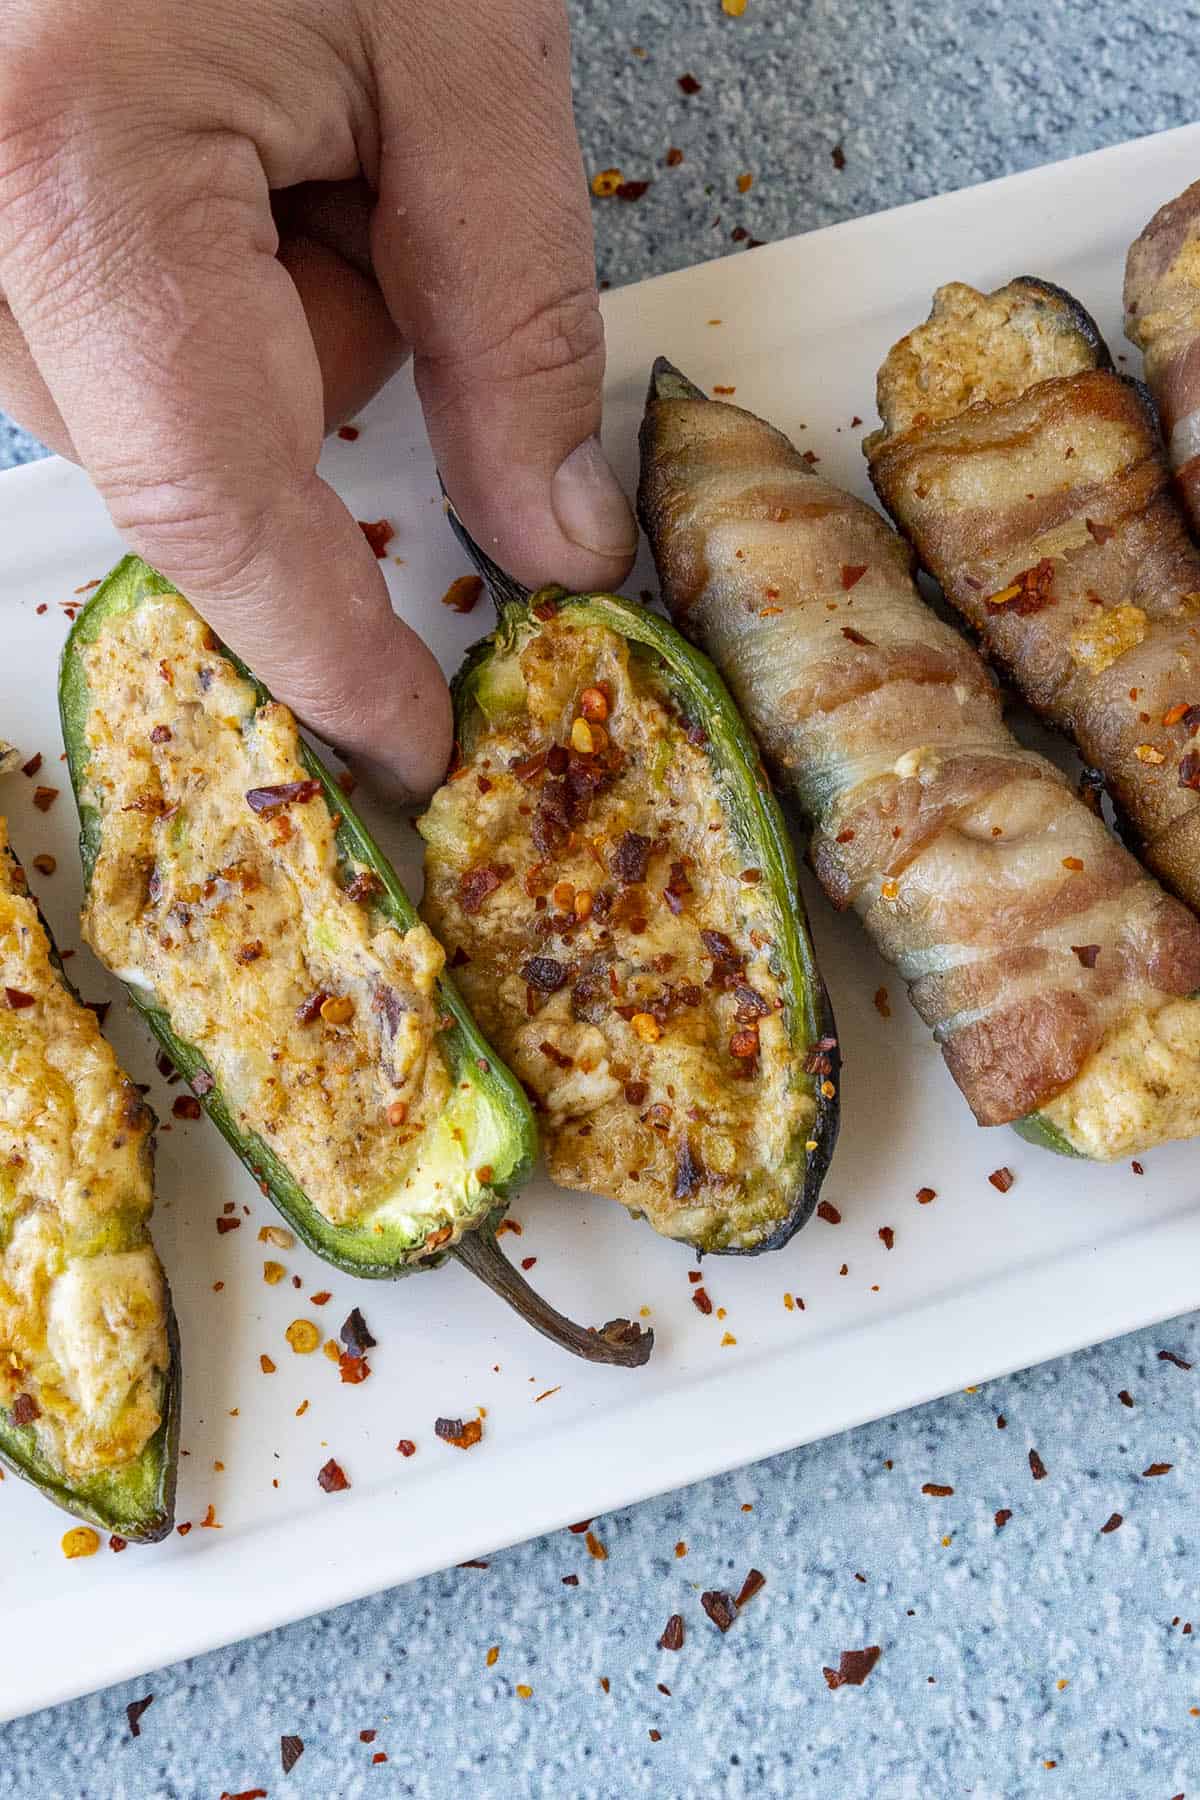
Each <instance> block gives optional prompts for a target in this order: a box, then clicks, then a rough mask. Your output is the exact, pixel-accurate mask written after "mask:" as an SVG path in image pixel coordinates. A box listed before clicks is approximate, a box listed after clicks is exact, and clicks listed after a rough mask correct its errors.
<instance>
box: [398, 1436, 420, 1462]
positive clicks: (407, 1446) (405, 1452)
mask: <svg viewBox="0 0 1200 1800" xmlns="http://www.w3.org/2000/svg"><path fill="white" fill-rule="evenodd" d="M396 1448H397V1450H398V1451H399V1452H400V1454H401V1456H405V1457H408V1456H415V1455H416V1454H417V1446H416V1445H415V1444H414V1443H413V1441H412V1439H411V1438H401V1439H400V1442H399V1443H398V1444H397V1445H396Z"/></svg>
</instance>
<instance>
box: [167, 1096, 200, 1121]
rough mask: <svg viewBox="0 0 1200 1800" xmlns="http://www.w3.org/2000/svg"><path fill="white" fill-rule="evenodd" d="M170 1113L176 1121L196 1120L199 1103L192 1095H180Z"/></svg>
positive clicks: (198, 1115) (198, 1114)
mask: <svg viewBox="0 0 1200 1800" xmlns="http://www.w3.org/2000/svg"><path fill="white" fill-rule="evenodd" d="M171 1112H172V1114H173V1115H174V1117H175V1118H177V1119H192V1120H195V1119H198V1118H199V1117H200V1102H199V1101H198V1100H197V1099H196V1097H195V1095H194V1094H180V1095H178V1097H177V1098H176V1100H175V1102H174V1104H173V1105H172V1107H171Z"/></svg>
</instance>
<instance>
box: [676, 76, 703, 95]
mask: <svg viewBox="0 0 1200 1800" xmlns="http://www.w3.org/2000/svg"><path fill="white" fill-rule="evenodd" d="M678 85H679V91H680V93H683V94H688V95H691V94H698V93H700V91H701V87H702V83H701V82H699V81H697V80H696V77H695V76H694V75H681V76H680V77H679V82H678Z"/></svg>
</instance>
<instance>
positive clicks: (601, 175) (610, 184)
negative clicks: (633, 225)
mask: <svg viewBox="0 0 1200 1800" xmlns="http://www.w3.org/2000/svg"><path fill="white" fill-rule="evenodd" d="M623 180H624V176H623V175H622V174H621V171H620V169H599V170H597V172H596V174H595V175H593V176H592V192H593V194H595V196H596V198H597V200H609V199H611V198H612V196H613V195H614V194H615V193H616V191H617V189H618V188H619V187H620V185H621V183H622V181H623Z"/></svg>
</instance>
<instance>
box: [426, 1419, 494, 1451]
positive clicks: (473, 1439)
mask: <svg viewBox="0 0 1200 1800" xmlns="http://www.w3.org/2000/svg"><path fill="white" fill-rule="evenodd" d="M433 1429H434V1431H435V1432H436V1433H437V1435H438V1437H440V1438H441V1440H442V1442H443V1443H444V1444H453V1446H454V1448H455V1449H456V1450H470V1449H471V1447H472V1446H473V1445H474V1444H477V1443H478V1442H479V1440H480V1438H481V1437H482V1436H483V1425H482V1423H481V1421H480V1420H479V1419H468V1420H467V1421H466V1422H465V1423H464V1422H463V1420H462V1419H435V1420H434V1422H433Z"/></svg>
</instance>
